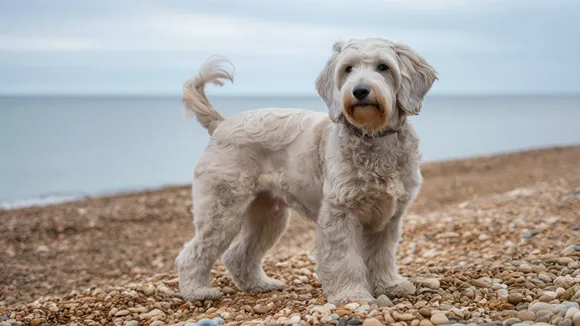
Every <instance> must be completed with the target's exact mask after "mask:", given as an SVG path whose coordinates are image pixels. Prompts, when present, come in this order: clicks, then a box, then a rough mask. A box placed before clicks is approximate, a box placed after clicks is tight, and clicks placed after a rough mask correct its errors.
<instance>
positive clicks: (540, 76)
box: [0, 0, 580, 95]
mask: <svg viewBox="0 0 580 326" xmlns="http://www.w3.org/2000/svg"><path fill="white" fill-rule="evenodd" d="M579 13H580V1H579V0H496V1H494V0H385V1H379V0H376V1H371V0H367V1H362V0H356V1H355V0H352V1H346V0H309V1H307V0H292V1H280V0H276V1H275V0H243V1H239V0H235V1H234V0H227V1H226V0H183V1H161V0H159V1H150V0H122V1H119V0H93V1H89V0H86V1H79V0H68V1H67V0H51V1H47V0H34V1H33V0H0V93H53V94H54V93H56V94H70V93H74V94H87V93H90V94H103V93H105V94H111V93H114V94H152V95H154V94H167V95H178V94H180V93H181V87H182V84H183V82H184V80H185V79H186V78H188V77H189V76H191V75H193V74H194V73H196V71H197V69H198V67H199V66H200V64H201V63H202V61H203V60H204V59H205V58H207V57H208V56H210V55H213V54H219V55H224V56H227V57H228V58H229V59H231V61H232V62H233V63H234V65H235V66H236V83H235V85H233V86H232V85H227V86H226V87H224V88H223V89H220V90H212V94H224V95H226V94H241V93H244V94H315V91H314V79H315V78H316V76H317V74H318V72H319V71H320V69H321V68H322V66H323V65H324V63H325V61H326V59H327V58H328V56H329V55H330V52H331V47H332V43H333V42H334V41H335V40H338V39H343V40H347V39H349V38H351V37H366V36H381V37H386V38H389V39H392V40H397V41H402V42H405V43H407V44H409V45H410V46H411V47H413V48H415V49H416V50H417V51H419V52H420V53H421V54H422V55H423V56H424V57H425V58H426V59H427V60H428V61H429V62H430V63H431V64H432V65H433V66H434V67H435V68H436V69H437V70H438V72H439V74H440V80H439V81H438V82H437V83H436V85H435V86H434V88H433V93H438V94H466V93H469V94H488V93H502V94H504V93H580V64H579V63H578V61H579V60H580V18H579V17H578V14H579Z"/></svg>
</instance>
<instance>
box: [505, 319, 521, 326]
mask: <svg viewBox="0 0 580 326" xmlns="http://www.w3.org/2000/svg"><path fill="white" fill-rule="evenodd" d="M520 322H521V320H520V319H519V318H508V319H506V320H504V321H503V325H504V326H512V325H513V324H517V323H520Z"/></svg>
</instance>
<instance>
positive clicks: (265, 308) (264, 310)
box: [254, 305, 270, 314]
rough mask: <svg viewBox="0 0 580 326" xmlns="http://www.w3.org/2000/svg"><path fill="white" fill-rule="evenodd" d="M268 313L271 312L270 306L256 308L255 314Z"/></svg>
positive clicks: (257, 306)
mask: <svg viewBox="0 0 580 326" xmlns="http://www.w3.org/2000/svg"><path fill="white" fill-rule="evenodd" d="M268 311H270V307H268V306H263V305H256V306H254V312H256V313H258V314H265V313H267V312H268Z"/></svg>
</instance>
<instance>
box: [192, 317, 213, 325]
mask: <svg viewBox="0 0 580 326" xmlns="http://www.w3.org/2000/svg"><path fill="white" fill-rule="evenodd" d="M195 325H196V326H215V324H214V322H213V321H212V320H211V319H209V318H204V319H201V320H198V321H197V323H195Z"/></svg>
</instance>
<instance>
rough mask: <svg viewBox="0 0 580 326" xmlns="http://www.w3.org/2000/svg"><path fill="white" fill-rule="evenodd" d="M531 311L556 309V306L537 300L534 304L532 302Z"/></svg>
mask: <svg viewBox="0 0 580 326" xmlns="http://www.w3.org/2000/svg"><path fill="white" fill-rule="evenodd" d="M528 310H529V311H531V312H533V313H537V312H538V311H540V310H547V311H548V312H550V311H552V310H554V307H553V306H552V305H551V304H549V303H545V302H536V303H534V304H532V305H531V306H530V307H529V308H528Z"/></svg>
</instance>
